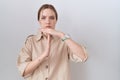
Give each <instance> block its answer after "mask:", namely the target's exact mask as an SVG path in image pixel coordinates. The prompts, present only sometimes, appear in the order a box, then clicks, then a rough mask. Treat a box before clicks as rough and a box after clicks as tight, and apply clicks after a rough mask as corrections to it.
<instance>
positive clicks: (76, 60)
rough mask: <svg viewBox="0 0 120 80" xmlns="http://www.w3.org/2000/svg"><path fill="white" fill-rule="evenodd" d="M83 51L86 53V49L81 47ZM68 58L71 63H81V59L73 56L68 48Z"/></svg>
mask: <svg viewBox="0 0 120 80" xmlns="http://www.w3.org/2000/svg"><path fill="white" fill-rule="evenodd" d="M82 49H83V51H84V52H85V53H86V49H85V47H83V46H82ZM68 58H69V59H70V60H71V61H73V62H76V63H77V62H82V59H81V58H80V57H78V56H77V55H75V54H74V53H73V52H72V51H71V50H70V48H69V47H68Z"/></svg>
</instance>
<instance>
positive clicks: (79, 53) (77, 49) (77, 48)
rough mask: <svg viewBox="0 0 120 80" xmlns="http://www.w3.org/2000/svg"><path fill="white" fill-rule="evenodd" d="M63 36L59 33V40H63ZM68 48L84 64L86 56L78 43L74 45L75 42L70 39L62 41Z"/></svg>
mask: <svg viewBox="0 0 120 80" xmlns="http://www.w3.org/2000/svg"><path fill="white" fill-rule="evenodd" d="M64 36H65V34H64V33H61V36H60V37H61V39H62V38H64ZM64 42H65V43H66V44H67V45H68V47H69V48H70V50H71V51H72V52H73V53H74V54H75V55H77V56H78V57H80V58H81V60H82V62H85V61H86V60H87V57H88V56H87V54H86V52H85V51H84V48H83V47H82V46H81V45H79V44H78V43H76V42H75V41H73V40H72V39H71V38H68V39H66V40H65V41H64Z"/></svg>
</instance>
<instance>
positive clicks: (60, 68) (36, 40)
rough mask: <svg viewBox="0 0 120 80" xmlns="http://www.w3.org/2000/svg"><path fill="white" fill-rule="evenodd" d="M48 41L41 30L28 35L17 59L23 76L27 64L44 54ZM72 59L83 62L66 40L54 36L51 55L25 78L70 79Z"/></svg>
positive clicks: (45, 79)
mask: <svg viewBox="0 0 120 80" xmlns="http://www.w3.org/2000/svg"><path fill="white" fill-rule="evenodd" d="M46 42H47V39H46V37H45V36H44V34H42V33H40V32H38V33H37V35H32V36H29V37H27V39H26V42H25V44H24V46H23V48H22V49H21V51H20V53H19V55H18V60H17V67H18V69H19V72H20V74H21V75H22V76H23V73H24V70H25V68H26V66H27V65H28V64H29V63H30V62H31V61H32V60H34V59H36V58H37V57H38V56H40V55H42V54H43V52H44V50H45V48H46V45H47V44H46ZM70 60H72V61H74V62H81V59H80V58H79V57H78V56H76V55H75V54H74V53H73V52H72V51H71V50H70V49H69V47H68V46H67V44H66V43H65V42H64V41H62V40H61V39H60V38H58V37H56V36H52V37H51V48H50V55H49V57H47V58H46V59H45V60H44V61H43V62H42V63H40V65H39V66H38V68H37V69H36V70H35V71H34V72H32V73H30V74H28V75H26V76H23V77H24V79H25V80H70V62H69V61H70Z"/></svg>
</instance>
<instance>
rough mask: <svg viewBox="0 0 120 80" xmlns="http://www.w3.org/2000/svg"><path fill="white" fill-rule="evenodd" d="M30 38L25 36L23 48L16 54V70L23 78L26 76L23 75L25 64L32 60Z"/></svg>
mask: <svg viewBox="0 0 120 80" xmlns="http://www.w3.org/2000/svg"><path fill="white" fill-rule="evenodd" d="M31 55H32V54H31V40H30V38H27V40H26V42H25V44H24V46H23V48H22V49H21V51H20V53H19V55H18V59H17V67H18V70H19V72H20V74H21V76H23V77H24V78H25V77H26V76H28V75H30V74H28V75H26V76H24V71H25V69H26V67H27V65H28V64H29V63H30V62H31V60H32V56H31Z"/></svg>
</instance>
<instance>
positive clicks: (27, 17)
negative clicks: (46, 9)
mask: <svg viewBox="0 0 120 80" xmlns="http://www.w3.org/2000/svg"><path fill="white" fill-rule="evenodd" d="M44 3H50V4H53V5H54V6H55V7H56V9H57V11H58V15H59V19H58V22H57V25H56V30H59V31H62V32H64V33H69V34H70V35H71V37H72V39H73V40H75V41H76V42H78V43H79V44H81V45H84V46H86V48H87V52H88V55H89V58H88V60H87V62H86V63H74V62H71V76H72V80H120V62H119V61H120V50H119V49H120V1H119V0H0V80H23V78H22V77H21V76H20V74H19V72H18V69H17V67H16V60H17V56H18V54H19V52H20V49H21V48H22V46H23V44H24V42H25V39H26V37H27V36H28V35H30V34H36V32H37V30H38V28H39V27H40V26H39V24H38V21H37V11H38V9H39V7H40V6H41V5H42V4H44Z"/></svg>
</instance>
